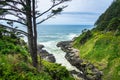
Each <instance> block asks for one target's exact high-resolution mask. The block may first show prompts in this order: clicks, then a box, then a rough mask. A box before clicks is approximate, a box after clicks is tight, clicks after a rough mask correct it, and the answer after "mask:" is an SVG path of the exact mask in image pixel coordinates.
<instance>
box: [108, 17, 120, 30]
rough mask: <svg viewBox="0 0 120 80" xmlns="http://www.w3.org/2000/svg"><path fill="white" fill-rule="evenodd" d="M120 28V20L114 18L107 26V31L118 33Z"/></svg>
mask: <svg viewBox="0 0 120 80" xmlns="http://www.w3.org/2000/svg"><path fill="white" fill-rule="evenodd" d="M119 26H120V18H116V17H115V18H112V20H111V21H110V23H109V24H108V26H107V30H109V31H116V30H119V31H120V29H119Z"/></svg>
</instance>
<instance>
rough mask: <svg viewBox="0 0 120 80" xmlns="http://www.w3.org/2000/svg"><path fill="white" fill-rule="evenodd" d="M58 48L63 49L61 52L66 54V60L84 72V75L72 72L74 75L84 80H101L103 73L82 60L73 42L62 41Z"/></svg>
mask: <svg viewBox="0 0 120 80" xmlns="http://www.w3.org/2000/svg"><path fill="white" fill-rule="evenodd" d="M57 47H61V50H63V51H64V52H66V55H65V58H66V59H67V60H68V61H69V62H70V63H71V65H73V66H75V67H76V68H77V69H79V70H80V71H82V74H80V73H76V72H75V71H72V73H76V74H77V75H78V77H82V78H84V80H101V76H102V72H101V71H99V70H98V69H97V68H96V67H95V66H94V65H93V64H91V63H89V62H88V61H85V60H82V59H80V57H79V51H78V50H77V49H74V48H73V47H72V41H61V42H59V43H58V44H57Z"/></svg>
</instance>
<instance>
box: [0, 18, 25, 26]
mask: <svg viewBox="0 0 120 80" xmlns="http://www.w3.org/2000/svg"><path fill="white" fill-rule="evenodd" d="M0 20H4V21H12V22H16V23H19V24H22V25H25V26H26V24H25V23H22V22H20V21H17V20H12V19H6V18H0Z"/></svg>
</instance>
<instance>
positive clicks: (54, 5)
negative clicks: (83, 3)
mask: <svg viewBox="0 0 120 80" xmlns="http://www.w3.org/2000/svg"><path fill="white" fill-rule="evenodd" d="M63 2H64V1H62V0H61V1H60V2H59V3H56V4H55V1H54V2H53V5H52V6H51V7H50V8H49V9H48V10H46V11H44V12H43V13H41V14H40V15H38V16H37V17H36V18H39V17H40V16H42V15H44V14H45V13H47V12H49V11H50V10H51V9H53V8H54V7H56V6H58V5H60V4H61V3H63Z"/></svg>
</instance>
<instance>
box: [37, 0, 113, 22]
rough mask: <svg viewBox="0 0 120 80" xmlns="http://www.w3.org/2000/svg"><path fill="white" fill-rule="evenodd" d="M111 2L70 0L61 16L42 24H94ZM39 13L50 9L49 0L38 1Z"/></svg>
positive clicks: (107, 0) (109, 0)
mask: <svg viewBox="0 0 120 80" xmlns="http://www.w3.org/2000/svg"><path fill="white" fill-rule="evenodd" d="M112 1H113V0H72V1H71V2H68V3H65V4H64V5H69V6H68V7H67V8H66V9H64V11H63V12H62V14H61V15H58V16H56V17H55V18H52V19H50V20H48V21H46V22H45V23H43V24H94V23H95V21H96V20H97V19H98V17H99V16H100V14H102V13H103V12H104V11H105V10H106V9H107V8H108V7H109V5H110V4H111V3H112ZM40 2H41V3H39V5H38V6H40V5H41V6H40V7H39V9H41V10H40V11H44V10H46V9H47V8H48V7H50V5H51V3H50V0H46V1H42V0H41V1H40Z"/></svg>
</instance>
